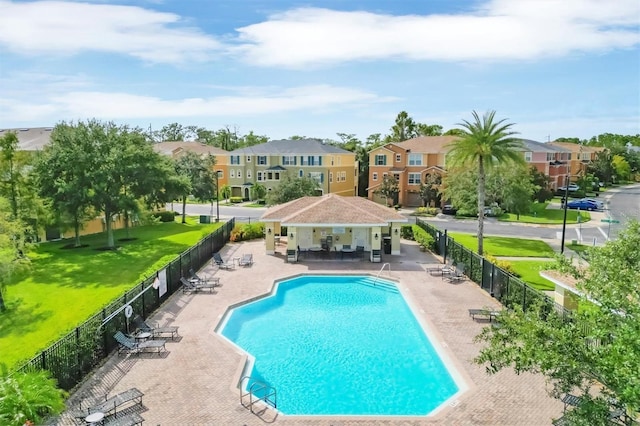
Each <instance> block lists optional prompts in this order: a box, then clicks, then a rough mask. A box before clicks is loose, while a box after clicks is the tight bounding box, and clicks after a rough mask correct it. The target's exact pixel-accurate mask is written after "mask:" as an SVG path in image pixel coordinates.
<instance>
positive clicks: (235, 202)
mask: <svg viewBox="0 0 640 426" xmlns="http://www.w3.org/2000/svg"><path fill="white" fill-rule="evenodd" d="M229 201H230V202H231V203H233V204H238V203H241V202H242V197H231V198H229Z"/></svg>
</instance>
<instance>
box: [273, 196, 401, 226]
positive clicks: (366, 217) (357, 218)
mask: <svg viewBox="0 0 640 426" xmlns="http://www.w3.org/2000/svg"><path fill="white" fill-rule="evenodd" d="M260 220H262V221H279V222H280V223H282V224H283V225H287V224H332V225H357V224H363V225H385V224H387V223H389V222H407V221H408V220H407V218H405V217H404V216H402V215H401V214H399V213H398V212H396V211H395V210H393V209H390V208H389V207H385V206H383V205H380V204H378V203H374V202H373V201H370V200H368V199H366V198H362V197H343V196H340V195H336V194H327V195H323V196H321V197H302V198H298V199H296V200H293V201H289V202H288V203H284V204H281V205H277V206H273V207H270V208H269V209H267V211H266V212H265V213H264V214H263V215H262V217H261V219H260Z"/></svg>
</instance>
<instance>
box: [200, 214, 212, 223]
mask: <svg viewBox="0 0 640 426" xmlns="http://www.w3.org/2000/svg"><path fill="white" fill-rule="evenodd" d="M200 223H211V216H207V215H200Z"/></svg>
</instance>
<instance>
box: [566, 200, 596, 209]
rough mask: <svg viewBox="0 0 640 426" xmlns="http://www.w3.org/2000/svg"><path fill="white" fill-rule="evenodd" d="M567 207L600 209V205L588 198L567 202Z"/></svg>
mask: <svg viewBox="0 0 640 426" xmlns="http://www.w3.org/2000/svg"><path fill="white" fill-rule="evenodd" d="M567 208H569V209H580V210H598V205H597V204H596V203H594V202H593V201H587V200H584V199H583V200H573V201H569V202H568V203H567Z"/></svg>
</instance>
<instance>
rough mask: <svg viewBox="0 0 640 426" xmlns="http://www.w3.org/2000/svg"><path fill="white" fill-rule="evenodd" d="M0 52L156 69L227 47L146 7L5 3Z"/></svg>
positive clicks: (174, 17)
mask: <svg viewBox="0 0 640 426" xmlns="http://www.w3.org/2000/svg"><path fill="white" fill-rule="evenodd" d="M0 10H1V11H2V12H1V13H0V46H3V45H4V46H5V47H6V48H7V49H9V50H10V51H13V52H16V53H22V54H52V55H53V54H66V55H72V54H77V53H81V52H87V51H99V52H107V53H117V54H123V55H130V56H133V57H136V58H138V59H142V60H144V61H148V62H152V63H177V64H180V63H184V62H187V61H202V60H206V59H208V58H209V57H210V56H211V54H212V53H213V52H214V51H216V50H219V49H220V48H221V47H222V46H221V44H220V43H219V42H218V41H216V40H215V39H214V38H212V37H210V36H208V35H206V34H204V33H203V32H202V31H200V30H198V29H195V28H192V27H188V26H186V25H185V24H184V23H183V22H182V21H181V18H180V17H179V16H178V15H175V14H171V13H160V12H155V11H151V10H147V9H143V8H140V7H134V6H119V5H108V4H88V3H73V2H64V1H41V2H28V3H14V2H9V1H0Z"/></svg>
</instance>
